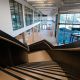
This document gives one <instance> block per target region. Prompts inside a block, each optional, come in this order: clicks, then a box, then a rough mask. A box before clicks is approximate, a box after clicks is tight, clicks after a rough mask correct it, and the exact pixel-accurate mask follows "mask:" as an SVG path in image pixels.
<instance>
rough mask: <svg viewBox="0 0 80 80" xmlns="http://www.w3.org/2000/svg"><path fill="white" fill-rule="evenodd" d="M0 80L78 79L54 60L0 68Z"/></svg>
mask: <svg viewBox="0 0 80 80" xmlns="http://www.w3.org/2000/svg"><path fill="white" fill-rule="evenodd" d="M0 80H76V79H74V76H71V75H69V74H68V75H67V72H66V73H65V72H64V71H63V69H62V68H61V67H60V66H59V65H58V64H57V63H56V62H52V61H44V62H36V63H31V64H23V65H19V66H16V67H11V68H5V69H2V68H0Z"/></svg>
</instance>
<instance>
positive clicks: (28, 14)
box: [25, 7, 33, 26]
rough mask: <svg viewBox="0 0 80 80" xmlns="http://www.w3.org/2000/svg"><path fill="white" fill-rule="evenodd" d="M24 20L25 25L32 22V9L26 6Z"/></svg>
mask: <svg viewBox="0 0 80 80" xmlns="http://www.w3.org/2000/svg"><path fill="white" fill-rule="evenodd" d="M25 21H26V26H29V25H31V24H32V23H33V11H32V9H30V8H28V7H25Z"/></svg>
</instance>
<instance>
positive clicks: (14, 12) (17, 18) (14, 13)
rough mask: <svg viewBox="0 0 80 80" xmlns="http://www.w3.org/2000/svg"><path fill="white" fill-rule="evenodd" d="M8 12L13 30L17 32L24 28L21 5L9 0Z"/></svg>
mask: <svg viewBox="0 0 80 80" xmlns="http://www.w3.org/2000/svg"><path fill="white" fill-rule="evenodd" d="M10 10H11V18H12V26H13V30H18V29H20V28H22V27H24V25H23V13H22V5H21V4H19V3H17V2H16V1H14V0H10Z"/></svg>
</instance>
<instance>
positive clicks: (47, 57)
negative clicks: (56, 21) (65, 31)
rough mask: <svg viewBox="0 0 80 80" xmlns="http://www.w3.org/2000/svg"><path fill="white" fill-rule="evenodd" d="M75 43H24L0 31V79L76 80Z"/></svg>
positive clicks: (78, 57)
mask: <svg viewBox="0 0 80 80" xmlns="http://www.w3.org/2000/svg"><path fill="white" fill-rule="evenodd" d="M79 43H80V41H79V42H75V43H71V44H67V45H63V46H53V45H52V44H51V43H49V42H48V41H46V40H42V41H39V42H36V43H34V44H31V45H24V44H22V43H20V42H19V41H17V40H16V39H15V38H13V37H11V36H10V35H8V34H6V33H4V32H2V31H0V80H79V79H80V77H79V76H80V54H79V53H80V48H79V47H80V44H79Z"/></svg>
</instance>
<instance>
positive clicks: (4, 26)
mask: <svg viewBox="0 0 80 80" xmlns="http://www.w3.org/2000/svg"><path fill="white" fill-rule="evenodd" d="M0 30H2V31H4V32H6V33H8V34H10V35H13V34H12V33H13V28H12V22H11V12H10V5H9V0H0Z"/></svg>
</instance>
